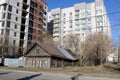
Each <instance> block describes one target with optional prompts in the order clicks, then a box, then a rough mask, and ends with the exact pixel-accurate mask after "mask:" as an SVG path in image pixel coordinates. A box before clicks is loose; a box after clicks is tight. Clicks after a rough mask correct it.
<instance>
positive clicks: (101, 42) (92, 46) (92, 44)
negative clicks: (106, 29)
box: [80, 32, 113, 65]
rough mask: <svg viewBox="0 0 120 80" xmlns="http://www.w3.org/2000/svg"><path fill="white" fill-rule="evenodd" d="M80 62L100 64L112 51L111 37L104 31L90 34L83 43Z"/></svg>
mask: <svg viewBox="0 0 120 80" xmlns="http://www.w3.org/2000/svg"><path fill="white" fill-rule="evenodd" d="M81 46H82V47H81V50H82V52H81V54H80V64H81V65H100V64H103V62H104V61H105V59H106V57H107V56H108V55H109V54H110V53H111V51H112V49H113V48H112V42H111V38H110V37H109V36H107V35H105V34H103V33H102V32H98V33H94V34H91V35H89V36H88V37H87V38H86V40H85V41H83V42H82V43H81Z"/></svg>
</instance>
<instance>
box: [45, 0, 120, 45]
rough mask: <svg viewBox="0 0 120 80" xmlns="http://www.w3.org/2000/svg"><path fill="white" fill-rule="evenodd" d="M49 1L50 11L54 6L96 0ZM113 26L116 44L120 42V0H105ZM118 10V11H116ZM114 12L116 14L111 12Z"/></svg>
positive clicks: (58, 6)
mask: <svg viewBox="0 0 120 80" xmlns="http://www.w3.org/2000/svg"><path fill="white" fill-rule="evenodd" d="M45 1H46V2H47V3H48V11H50V10H51V9H54V8H65V7H70V6H73V5H74V4H76V3H81V2H87V3H89V2H94V0H45ZM104 3H105V7H106V9H107V12H108V14H109V13H110V14H109V15H108V16H109V19H110V23H111V25H115V26H111V27H112V39H113V42H114V45H118V44H120V38H119V37H120V0H104ZM116 12H118V13H116ZM111 13H114V14H111ZM116 24H119V25H116Z"/></svg>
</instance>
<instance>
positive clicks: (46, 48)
mask: <svg viewBox="0 0 120 80" xmlns="http://www.w3.org/2000/svg"><path fill="white" fill-rule="evenodd" d="M36 48H38V49H41V50H40V52H39V54H37V53H36V52H35V51H34V50H35V49H36ZM26 56H27V57H43V56H44V57H45V56H46V57H47V56H54V57H59V58H64V59H67V58H66V57H65V55H63V54H62V53H61V52H60V51H59V50H58V49H57V48H55V47H54V46H50V45H47V44H44V43H35V44H34V45H33V46H32V47H31V48H30V49H29V50H28V51H27V52H26Z"/></svg>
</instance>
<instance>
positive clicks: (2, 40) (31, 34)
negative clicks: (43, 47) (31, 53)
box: [0, 0, 47, 55]
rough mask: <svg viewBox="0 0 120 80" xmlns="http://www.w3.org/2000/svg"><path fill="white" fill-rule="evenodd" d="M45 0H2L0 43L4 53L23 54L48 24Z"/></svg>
mask: <svg viewBox="0 0 120 80" xmlns="http://www.w3.org/2000/svg"><path fill="white" fill-rule="evenodd" d="M46 14H47V3H46V2H45V1H44V0H0V45H1V46H2V47H3V48H1V49H2V50H1V51H2V52H1V53H2V54H7V55H19V54H21V55H23V54H24V52H25V51H26V50H27V49H28V48H29V47H30V46H31V45H32V44H33V43H35V42H38V41H40V35H41V34H42V32H43V31H44V30H45V27H46V25H47V22H46V18H47V15H46Z"/></svg>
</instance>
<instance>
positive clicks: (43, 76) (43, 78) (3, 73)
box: [0, 69, 120, 80]
mask: <svg viewBox="0 0 120 80" xmlns="http://www.w3.org/2000/svg"><path fill="white" fill-rule="evenodd" d="M72 77H73V75H68V74H64V73H50V72H39V73H38V72H29V71H17V70H5V69H0V80H75V79H72ZM78 80H120V79H114V78H103V77H91V76H79V77H78Z"/></svg>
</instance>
